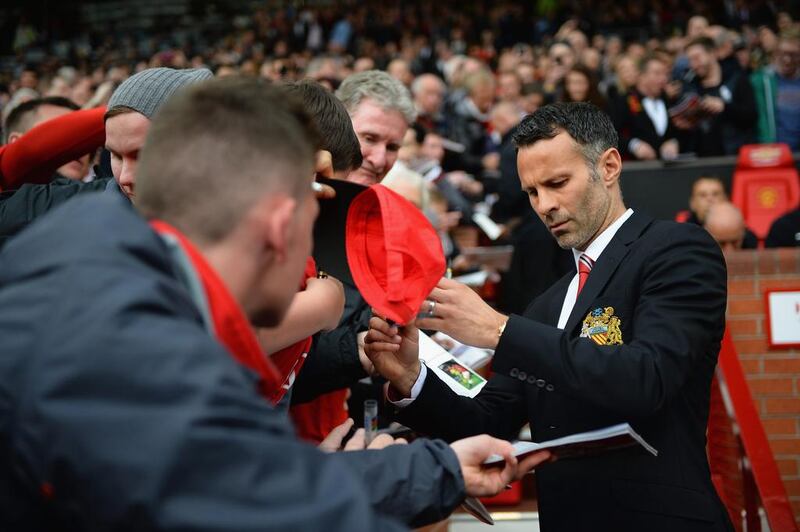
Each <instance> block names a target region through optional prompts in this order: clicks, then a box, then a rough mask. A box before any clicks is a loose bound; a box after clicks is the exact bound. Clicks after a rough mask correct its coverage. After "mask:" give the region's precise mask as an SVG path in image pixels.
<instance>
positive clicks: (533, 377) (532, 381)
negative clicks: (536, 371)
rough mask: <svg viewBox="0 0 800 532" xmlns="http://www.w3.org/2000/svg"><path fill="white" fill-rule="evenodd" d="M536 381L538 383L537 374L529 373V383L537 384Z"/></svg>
mask: <svg viewBox="0 0 800 532" xmlns="http://www.w3.org/2000/svg"><path fill="white" fill-rule="evenodd" d="M535 383H536V376H535V375H529V376H528V384H535Z"/></svg>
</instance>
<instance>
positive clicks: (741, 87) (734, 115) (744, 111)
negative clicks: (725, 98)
mask: <svg viewBox="0 0 800 532" xmlns="http://www.w3.org/2000/svg"><path fill="white" fill-rule="evenodd" d="M723 114H724V117H725V119H727V120H730V121H731V122H732V123H733V124H735V125H736V126H737V127H739V128H742V129H753V128H754V127H755V124H756V121H757V120H758V108H757V107H756V98H755V94H754V93H753V86H752V84H751V83H750V78H749V77H748V76H746V75H744V74H743V75H741V76H739V80H738V81H737V82H736V84H735V85H734V87H733V94H732V101H731V103H729V104H725V110H724V111H723Z"/></svg>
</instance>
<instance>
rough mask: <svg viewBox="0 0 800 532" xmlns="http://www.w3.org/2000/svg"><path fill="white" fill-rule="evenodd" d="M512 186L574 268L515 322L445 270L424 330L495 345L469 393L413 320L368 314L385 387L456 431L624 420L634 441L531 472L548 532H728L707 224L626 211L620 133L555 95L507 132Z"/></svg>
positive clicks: (370, 347) (716, 272)
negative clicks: (637, 437)
mask: <svg viewBox="0 0 800 532" xmlns="http://www.w3.org/2000/svg"><path fill="white" fill-rule="evenodd" d="M516 143H517V145H518V146H519V152H518V165H519V171H520V172H519V173H520V180H521V182H522V188H523V190H525V191H526V192H527V193H528V195H529V197H530V201H531V205H532V206H533V208H534V210H535V211H536V213H537V214H538V215H539V217H540V218H541V219H542V221H543V222H544V223H545V224H546V225H547V226H548V228H549V230H550V232H551V234H552V235H553V236H554V237H555V238H556V240H557V241H558V243H559V245H561V247H563V248H570V249H572V251H573V253H574V256H575V263H576V270H577V272H578V273H576V272H575V271H573V272H571V273H569V274H567V275H566V276H565V277H564V278H562V279H561V280H560V281H558V282H557V283H556V284H555V285H553V286H552V287H551V288H550V289H549V290H548V291H546V292H545V293H544V294H542V295H541V296H540V297H538V298H537V299H535V300H534V301H533V303H532V304H531V305H530V306H529V307H528V309H527V310H526V312H525V313H524V316H515V315H512V316H510V317H506V316H503V315H502V314H499V313H498V312H496V311H495V310H494V309H492V308H491V307H489V306H488V305H487V304H486V303H484V302H483V301H482V300H481V299H480V298H479V297H478V296H477V295H476V294H474V293H473V292H472V291H471V290H469V289H468V288H466V287H464V286H462V285H460V284H458V283H455V282H453V281H451V280H448V279H444V280H442V281H441V282H440V283H439V286H438V287H437V288H435V289H434V290H433V292H432V293H431V295H430V296H429V301H428V302H427V303H425V304H424V305H423V309H422V310H423V311H425V312H428V317H426V318H424V319H419V320H417V323H416V326H418V327H420V328H422V329H435V330H440V331H444V332H446V333H447V334H450V335H451V336H453V337H454V338H456V339H458V340H459V341H461V342H464V343H468V344H472V345H476V346H480V347H485V348H492V349H495V350H496V351H495V356H494V360H493V363H492V369H493V370H494V376H493V377H492V378H491V379H490V380H489V382H488V384H487V385H486V386H485V388H484V389H483V390H482V391H481V393H480V394H479V395H478V396H477V397H476V398H475V399H468V398H464V397H460V396H457V395H455V394H454V393H453V392H451V391H450V390H449V388H448V387H447V386H446V385H445V384H443V383H442V382H441V381H440V380H439V379H438V378H436V377H435V376H433V375H431V374H430V372H429V371H427V369H426V368H425V366H424V364H420V362H419V360H418V358H417V354H418V353H417V342H416V341H417V338H418V337H417V335H418V332H417V329H416V327H415V326H407V327H405V328H403V329H402V330H398V329H397V328H396V327H390V326H389V325H388V324H387V323H386V322H385V321H383V320H382V319H380V318H378V317H373V318H372V320H371V327H372V328H371V330H370V331H369V333H368V335H367V353H368V356H369V357H370V358H371V360H372V361H373V362H374V364H375V367H376V369H377V370H378V371H380V372H381V373H382V374H383V375H384V376H385V377H386V378H387V379H388V380H389V381H390V383H391V384H392V386H391V387H390V388H389V393H388V395H389V399H390V400H392V401H393V402H395V404H396V405H398V407H400V409H401V411H400V414H399V419H400V420H401V421H402V422H403V423H406V424H408V425H410V426H412V427H414V428H415V429H417V430H419V431H421V432H424V433H430V434H436V435H438V436H441V437H443V438H445V439H455V438H459V437H463V436H466V435H469V434H477V433H480V432H488V433H491V434H494V435H496V436H499V437H503V438H509V439H511V438H515V437H516V436H517V434H518V432H519V430H520V428H521V427H522V425H523V424H525V423H526V422H530V424H531V431H532V436H533V440H535V441H545V440H550V439H553V438H558V437H561V436H565V435H568V434H572V433H576V432H581V431H586V430H590V429H597V428H601V427H606V426H609V425H612V424H616V423H621V422H629V423H630V424H631V425H632V426H633V428H634V429H635V430H636V431H637V432H638V433H639V434H641V435H642V436H643V437H644V438H645V439H646V440H647V441H648V442H649V443H650V444H651V445H653V446H654V447H655V448H656V449H657V450H658V456H657V457H656V456H652V455H651V454H649V453H648V452H646V451H645V450H644V449H642V448H641V447H631V448H627V449H625V450H621V451H617V452H609V453H605V454H598V455H595V456H589V457H584V458H581V459H576V460H567V459H564V460H561V461H557V462H555V463H553V464H549V465H546V466H544V467H542V468H541V469H540V470H539V471H538V473H537V475H536V477H537V478H536V480H537V483H538V493H539V510H540V517H541V525H542V530H544V531H554V530H564V531H570V532H576V531H582V530H592V531H598V530H608V531H620V530H637V531H638V530H647V531H649V532H650V531H674V530H681V531H695V530H696V531H701V530H704V531H705V530H708V531H710V530H714V531H722V530H732V528H731V524H730V521H729V518H728V516H727V514H726V511H725V508H724V507H723V505H722V503H721V502H720V500H719V498H718V497H717V494H716V492H715V490H714V486H713V484H712V483H711V478H710V473H709V467H708V463H707V460H706V454H705V443H706V439H705V431H706V425H707V420H708V403H709V387H710V383H711V378H712V375H713V373H714V367H715V365H716V362H717V355H718V352H719V347H720V340H721V338H722V334H723V330H724V325H725V305H726V271H725V262H724V260H723V257H722V254H721V253H720V250H719V247H718V246H717V245H716V243H715V242H714V241H713V240H712V239H711V237H710V236H709V235H708V234H707V233H706V232H705V231H703V230H702V229H701V228H699V227H697V226H694V225H690V224H676V223H674V222H667V221H656V220H653V219H652V218H650V217H648V216H647V215H645V214H643V213H639V212H635V213H634V212H633V211H632V210H631V209H626V207H625V205H624V203H623V200H622V193H621V190H620V185H619V175H620V171H621V167H622V164H621V158H620V155H619V151H618V150H617V147H616V144H617V134H616V132H615V130H614V128H613V126H612V124H611V121H610V119H609V118H608V116H607V115H605V114H604V113H602V112H601V111H599V110H598V109H597V108H595V107H593V106H591V105H589V104H574V103H573V104H556V105H552V106H547V107H543V108H542V109H540V110H539V111H537V112H536V113H534V114H533V115H531V116H529V117H527V118H526V119H525V120H524V121H523V122H522V123H521V124H520V127H519V131H518V133H517V135H516Z"/></svg>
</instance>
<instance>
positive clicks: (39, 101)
mask: <svg viewBox="0 0 800 532" xmlns="http://www.w3.org/2000/svg"><path fill="white" fill-rule="evenodd" d="M43 105H53V106H55V107H64V108H65V109H70V110H72V111H77V110H78V109H80V106H79V105H78V104H77V103H75V102H73V101H72V100H70V99H69V98H64V97H63V96H45V97H44V98H34V99H33V100H28V101H27V102H22V103H21V104H19V105H18V106H16V107H14V109H12V110H11V112H10V113H8V116H7V117H6V122H5V124H3V140H5V141H6V142H8V135H9V134H10V133H11V132H12V131H16V132H18V133H27V131H28V130H29V129H30V128H31V127H33V115H34V113H35V112H36V111H37V110H38V109H39V107H41V106H43Z"/></svg>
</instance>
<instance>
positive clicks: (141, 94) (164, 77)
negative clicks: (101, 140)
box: [106, 68, 214, 120]
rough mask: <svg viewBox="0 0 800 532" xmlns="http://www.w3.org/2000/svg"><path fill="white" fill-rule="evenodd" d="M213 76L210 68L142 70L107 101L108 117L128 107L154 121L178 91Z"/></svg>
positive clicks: (124, 83)
mask: <svg viewBox="0 0 800 532" xmlns="http://www.w3.org/2000/svg"><path fill="white" fill-rule="evenodd" d="M213 76H214V74H212V72H211V71H210V70H208V69H207V68H191V69H187V70H175V69H174V68H148V69H147V70H142V71H141V72H139V73H137V74H134V75H133V76H131V77H129V78H128V79H126V80H125V81H123V82H122V84H121V85H120V86H119V87H117V90H115V91H114V94H112V95H111V99H110V100H109V101H108V111H106V114H108V113H109V112H111V111H114V110H115V109H118V108H120V107H126V108H129V109H133V110H134V111H136V112H138V113H141V114H143V115H144V116H146V117H147V118H149V119H151V120H152V119H153V116H155V114H156V111H158V109H159V108H160V107H161V106H162V105H163V104H164V102H166V101H167V100H168V99H169V97H170V96H172V95H173V94H175V93H176V92H177V91H178V90H179V89H181V88H183V87H185V86H186V85H191V84H193V83H197V82H199V81H203V80H205V79H209V78H211V77H213Z"/></svg>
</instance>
